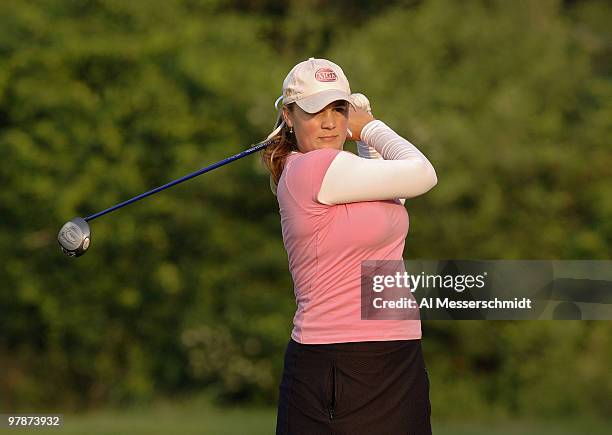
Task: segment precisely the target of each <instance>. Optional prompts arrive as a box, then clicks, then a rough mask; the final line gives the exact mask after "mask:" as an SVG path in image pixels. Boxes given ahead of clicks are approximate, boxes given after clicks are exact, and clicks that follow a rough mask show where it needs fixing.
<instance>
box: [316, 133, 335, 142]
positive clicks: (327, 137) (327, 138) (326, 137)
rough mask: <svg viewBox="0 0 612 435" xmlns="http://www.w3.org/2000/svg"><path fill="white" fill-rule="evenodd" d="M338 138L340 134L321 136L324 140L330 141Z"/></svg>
mask: <svg viewBox="0 0 612 435" xmlns="http://www.w3.org/2000/svg"><path fill="white" fill-rule="evenodd" d="M337 138H338V135H337V134H336V135H333V136H319V139H321V140H322V141H323V142H329V141H333V140H335V139H337Z"/></svg>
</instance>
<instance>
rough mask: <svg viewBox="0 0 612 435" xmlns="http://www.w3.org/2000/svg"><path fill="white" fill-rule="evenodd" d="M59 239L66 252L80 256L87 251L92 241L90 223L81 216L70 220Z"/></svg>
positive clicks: (58, 236)
mask: <svg viewBox="0 0 612 435" xmlns="http://www.w3.org/2000/svg"><path fill="white" fill-rule="evenodd" d="M57 241H58V243H59V245H60V248H61V249H62V252H64V254H66V255H67V256H69V257H80V256H81V255H83V254H84V253H85V252H86V251H87V249H88V248H89V244H90V242H91V231H90V229H89V224H88V223H87V221H86V220H85V219H83V218H80V217H75V218H73V219H71V220H69V221H68V222H66V223H65V224H64V226H63V227H62V229H61V230H60V232H59V234H58V235H57Z"/></svg>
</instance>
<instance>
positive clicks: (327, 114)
mask: <svg viewBox="0 0 612 435" xmlns="http://www.w3.org/2000/svg"><path fill="white" fill-rule="evenodd" d="M321 128H324V129H326V130H333V129H334V128H336V119H335V118H334V111H333V110H325V111H324V112H323V119H322V120H321Z"/></svg>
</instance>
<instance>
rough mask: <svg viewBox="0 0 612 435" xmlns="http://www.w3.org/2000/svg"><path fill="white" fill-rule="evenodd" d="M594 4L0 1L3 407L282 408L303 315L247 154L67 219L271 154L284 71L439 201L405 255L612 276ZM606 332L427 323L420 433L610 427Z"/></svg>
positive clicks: (263, 189) (606, 41) (602, 60)
mask: <svg viewBox="0 0 612 435" xmlns="http://www.w3.org/2000/svg"><path fill="white" fill-rule="evenodd" d="M611 21H612V7H611V6H610V4H609V2H606V1H584V2H573V1H566V2H561V1H550V0H543V1H536V0H534V1H517V2H505V1H498V0H489V1H484V0H478V1H476V0H474V1H469V2H454V1H451V0H448V1H441V0H432V1H391V2H366V1H348V0H345V1H338V2H326V1H321V0H319V1H315V0H307V1H289V2H273V1H265V0H258V1H238V0H236V1H221V0H217V1H215V0H209V1H207V0H202V1H197V0H164V1H160V0H151V1H131V2H125V1H119V0H107V1H71V0H63V1H52V0H40V1H22V2H2V3H0V159H1V165H0V182H2V186H3V188H2V190H1V191H0V256H1V257H0V258H1V259H2V261H1V263H0V373H1V375H0V408H1V409H4V410H7V411H8V410H25V409H34V410H35V409H40V407H45V409H48V408H49V407H56V408H58V409H79V408H82V407H91V406H99V405H106V404H125V403H133V402H141V401H146V400H149V399H151V398H153V397H156V396H159V395H173V394H177V393H185V392H192V391H197V390H202V389H204V390H206V391H211V392H214V393H215V395H216V397H217V398H218V399H219V400H223V401H231V402H237V401H239V402H252V403H255V402H257V403H274V401H275V399H276V391H277V385H278V380H279V376H280V371H281V368H282V356H283V351H284V348H285V345H286V342H287V340H288V338H289V333H290V330H291V319H292V315H293V311H294V309H295V303H294V300H293V292H292V284H291V279H290V276H289V273H288V270H287V259H286V254H285V252H284V249H283V245H282V238H281V233H280V224H279V216H278V205H277V203H276V200H275V198H274V197H273V196H272V195H271V193H270V191H269V189H268V177H267V175H266V172H265V171H264V170H263V168H262V166H261V165H260V164H259V162H258V159H257V158H256V157H250V158H245V159H242V160H240V161H238V162H235V163H232V165H231V166H228V167H225V168H223V169H220V170H218V171H214V172H212V173H210V174H207V175H205V176H204V177H200V178H198V179H195V180H193V181H190V182H189V183H186V184H184V185H181V186H179V187H176V188H173V189H172V191H169V192H165V193H163V194H159V195H157V196H156V197H155V198H151V199H149V200H146V201H142V202H140V203H138V204H135V205H133V206H130V207H127V208H125V209H123V210H122V211H120V212H118V213H117V214H113V215H112V216H109V217H105V218H103V219H100V221H96V222H95V223H94V224H93V225H92V233H93V246H92V249H91V252H90V253H88V254H87V255H86V256H84V257H81V258H79V259H78V260H73V259H68V258H65V257H64V256H62V255H61V254H60V252H59V250H58V248H57V246H56V234H57V231H58V230H59V228H60V227H61V225H62V224H63V223H64V222H65V221H66V220H68V219H69V218H71V217H73V216H87V215H89V214H92V213H94V212H96V211H99V210H101V209H103V208H105V207H107V206H110V205H112V204H115V203H117V202H119V201H121V200H124V199H127V198H129V197H132V196H134V195H135V194H138V193H140V192H143V191H145V190H148V189H149V188H151V187H154V186H158V185H160V184H163V183H165V182H167V181H169V180H171V179H174V178H177V177H179V176H182V175H184V174H186V173H188V172H191V171H193V170H195V169H197V168H199V167H202V166H204V165H206V164H209V163H212V162H215V161H218V160H221V159H222V158H224V157H227V156H229V155H232V154H234V153H236V152H239V151H240V150H242V149H244V148H245V147H247V146H248V144H250V143H254V142H257V141H259V140H260V139H262V138H263V137H265V136H266V134H267V133H268V132H269V130H270V129H271V127H272V124H273V122H274V118H275V112H274V109H273V106H272V103H273V101H274V100H275V98H276V97H277V95H278V94H279V93H280V86H281V83H282V80H283V78H284V76H285V74H286V73H287V72H288V71H289V69H290V68H291V67H292V66H293V65H294V64H295V63H296V62H298V61H301V60H304V59H305V58H308V57H310V56H317V57H327V58H330V59H333V60H334V61H336V62H337V63H339V64H340V65H342V67H343V69H344V70H345V72H346V73H347V75H348V77H349V80H350V81H351V85H352V88H353V90H354V91H360V92H363V93H365V94H367V95H368V96H369V97H370V100H371V101H372V104H373V108H374V111H375V115H376V116H377V117H379V118H381V119H383V120H384V121H385V122H387V124H389V125H390V126H392V127H393V128H394V129H396V130H397V131H398V132H399V133H400V134H402V135H404V136H405V137H407V138H409V139H410V140H411V141H412V142H413V143H415V144H417V145H418V146H419V147H420V148H421V149H422V150H423V151H424V152H425V154H426V155H427V156H428V157H429V158H430V160H431V161H432V162H433V163H434V166H435V167H436V170H437V173H438V178H439V182H438V185H437V186H436V188H435V189H434V190H433V191H432V192H430V193H429V194H427V195H426V196H424V197H422V198H417V199H414V200H411V201H408V203H407V207H408V210H409V212H410V215H411V231H410V234H409V236H408V239H407V244H406V252H405V258H458V259H459V258H462V259H467V258H479V259H485V258H486V259H518V258H523V259H607V258H609V256H610V246H611V245H612V183H611V182H610V181H611V178H612V177H611V176H610V174H611V172H612V171H611V169H610V168H611V167H612V146H611V145H612V144H611V140H610V138H611V137H612V122H611V120H612V79H611V71H612V68H611V67H612V61H611V59H612V56H611V54H612V33H610V31H609V26H608V25H607V23H609V22H611ZM611 333H612V326H611V325H610V324H609V323H606V322H586V321H585V322H426V323H425V324H424V335H425V340H424V345H425V351H426V358H427V362H428V365H429V367H430V374H431V380H432V401H433V405H434V415H435V416H445V417H457V418H463V417H465V418H472V416H473V414H476V413H480V414H482V413H483V412H484V410H486V412H488V413H491V414H493V415H521V416H548V417H555V416H566V417H567V416H587V417H589V416H593V417H609V416H610V415H612V412H611V411H612V409H611V408H610V400H609V399H610V397H611V393H612V377H610V375H609V373H608V371H609V364H610V361H612V334H611Z"/></svg>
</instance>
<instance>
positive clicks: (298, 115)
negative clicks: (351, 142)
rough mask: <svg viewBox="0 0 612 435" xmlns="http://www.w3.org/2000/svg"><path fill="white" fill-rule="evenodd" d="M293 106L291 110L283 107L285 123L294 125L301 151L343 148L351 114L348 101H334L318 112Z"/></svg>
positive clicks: (290, 125)
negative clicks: (306, 110)
mask: <svg viewBox="0 0 612 435" xmlns="http://www.w3.org/2000/svg"><path fill="white" fill-rule="evenodd" d="M292 106H293V107H292V109H291V110H289V109H288V108H287V107H283V112H284V116H285V123H286V124H287V125H288V126H289V127H293V132H294V133H295V137H296V139H297V144H298V149H299V151H300V152H302V153H307V152H308V151H312V150H318V149H322V148H333V149H337V150H341V149H342V148H343V146H344V141H345V140H346V134H347V132H346V128H347V126H348V115H349V113H348V103H347V102H346V101H343V100H338V101H334V102H333V103H330V104H328V105H327V106H325V107H324V108H323V109H322V110H320V111H319V112H317V113H308V112H304V111H303V110H302V109H301V108H300V107H299V106H298V105H297V104H293V105H292Z"/></svg>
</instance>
